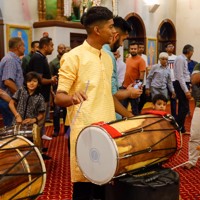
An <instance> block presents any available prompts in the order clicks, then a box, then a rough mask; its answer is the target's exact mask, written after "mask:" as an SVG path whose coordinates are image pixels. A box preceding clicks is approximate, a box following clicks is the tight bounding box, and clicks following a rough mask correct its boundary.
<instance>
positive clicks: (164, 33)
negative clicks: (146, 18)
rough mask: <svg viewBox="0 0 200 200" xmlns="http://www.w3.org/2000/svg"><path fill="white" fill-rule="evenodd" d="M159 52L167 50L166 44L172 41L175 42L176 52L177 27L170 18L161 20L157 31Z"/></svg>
mask: <svg viewBox="0 0 200 200" xmlns="http://www.w3.org/2000/svg"><path fill="white" fill-rule="evenodd" d="M157 39H158V54H159V53H160V52H163V51H165V44H166V43H167V42H172V43H173V44H174V53H176V29H175V26H174V24H173V22H172V21H171V20H170V19H165V20H163V21H162V22H161V24H160V26H159V27H158V32H157Z"/></svg>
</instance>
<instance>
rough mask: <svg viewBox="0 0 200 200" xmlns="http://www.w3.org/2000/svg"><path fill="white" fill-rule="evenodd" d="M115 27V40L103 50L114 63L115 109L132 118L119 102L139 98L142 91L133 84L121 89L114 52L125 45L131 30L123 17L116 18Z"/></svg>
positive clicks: (118, 117) (113, 89) (113, 91)
mask: <svg viewBox="0 0 200 200" xmlns="http://www.w3.org/2000/svg"><path fill="white" fill-rule="evenodd" d="M113 21H114V27H115V30H116V32H115V34H114V36H113V40H112V42H111V43H110V44H105V45H104V46H103V49H104V50H105V51H106V52H107V53H108V54H109V55H110V56H111V58H112V61H113V74H112V93H113V95H114V98H115V97H116V98H117V99H115V105H117V106H115V107H117V108H116V109H117V111H118V113H120V114H121V115H122V116H124V117H131V116H133V114H132V113H131V112H129V111H128V110H127V109H126V108H124V107H123V105H122V104H121V103H120V102H118V103H117V101H118V100H123V99H126V98H137V97H139V96H140V95H141V90H140V89H135V88H133V83H131V84H130V85H129V86H128V87H127V88H126V89H125V90H124V89H119V85H118V75H117V64H116V59H115V57H114V54H113V53H114V52H116V51H117V49H118V48H119V47H120V46H122V45H123V42H124V40H125V39H126V38H127V37H128V33H129V31H131V28H130V26H129V24H128V23H127V21H126V20H124V19H123V18H122V17H119V16H117V17H114V19H113ZM120 118H121V116H119V115H118V114H117V119H120Z"/></svg>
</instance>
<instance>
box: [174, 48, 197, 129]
mask: <svg viewBox="0 0 200 200" xmlns="http://www.w3.org/2000/svg"><path fill="white" fill-rule="evenodd" d="M193 52H194V48H193V46H192V45H190V44H187V45H185V46H184V47H183V51H182V53H183V54H181V55H179V56H177V58H176V59H175V61H174V78H175V82H174V88H175V92H176V95H177V99H178V114H177V117H176V121H177V123H178V125H179V127H180V131H181V133H187V132H186V130H185V126H184V123H185V117H186V115H187V114H188V112H189V100H190V99H191V92H190V72H189V70H188V62H187V60H188V58H191V57H192V55H193Z"/></svg>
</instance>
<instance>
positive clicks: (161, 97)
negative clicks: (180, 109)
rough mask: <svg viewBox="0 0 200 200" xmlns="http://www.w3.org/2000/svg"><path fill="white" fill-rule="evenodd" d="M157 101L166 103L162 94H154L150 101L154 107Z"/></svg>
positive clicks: (165, 98)
mask: <svg viewBox="0 0 200 200" xmlns="http://www.w3.org/2000/svg"><path fill="white" fill-rule="evenodd" d="M158 100H162V101H164V102H166V103H167V102H168V99H167V97H166V96H165V95H163V94H156V95H155V96H154V97H153V99H152V103H153V104H154V105H155V104H156V102H157V101H158Z"/></svg>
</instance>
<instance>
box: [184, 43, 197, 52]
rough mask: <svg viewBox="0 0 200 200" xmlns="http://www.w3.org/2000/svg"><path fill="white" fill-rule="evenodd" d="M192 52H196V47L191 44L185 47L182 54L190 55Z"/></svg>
mask: <svg viewBox="0 0 200 200" xmlns="http://www.w3.org/2000/svg"><path fill="white" fill-rule="evenodd" d="M190 51H194V47H193V46H192V45H190V44H186V45H185V46H184V47H183V51H182V53H183V54H188V53H189V52H190Z"/></svg>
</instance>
